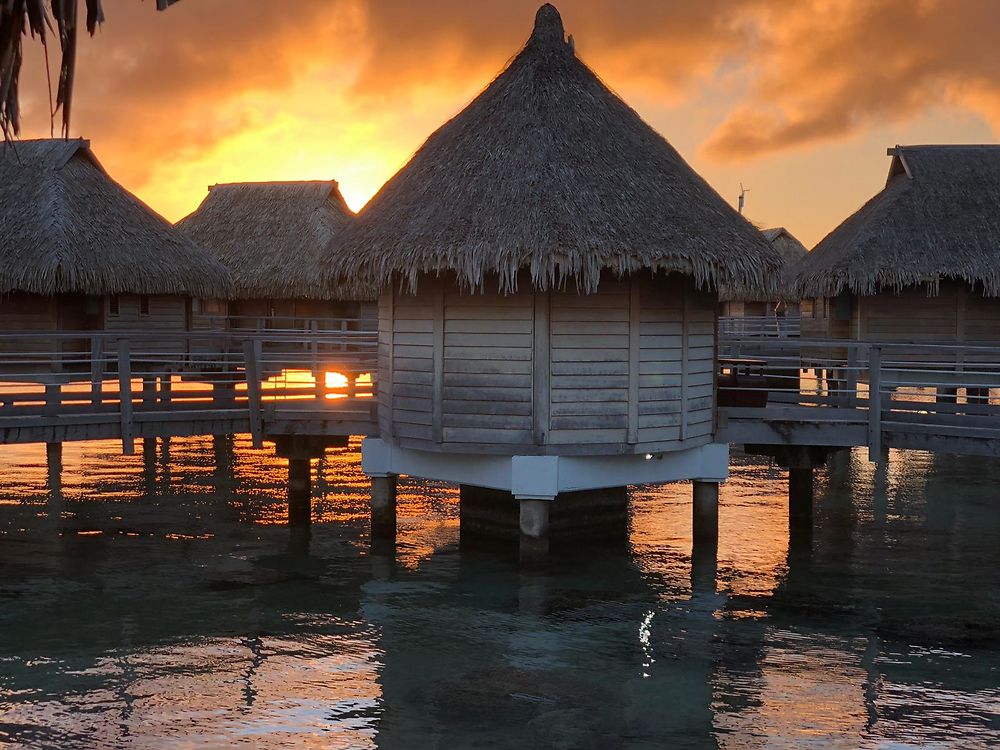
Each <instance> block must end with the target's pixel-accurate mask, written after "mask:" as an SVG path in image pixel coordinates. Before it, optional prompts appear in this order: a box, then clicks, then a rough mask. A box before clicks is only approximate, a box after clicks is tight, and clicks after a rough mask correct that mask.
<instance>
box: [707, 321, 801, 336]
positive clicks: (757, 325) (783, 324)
mask: <svg viewBox="0 0 1000 750" xmlns="http://www.w3.org/2000/svg"><path fill="white" fill-rule="evenodd" d="M801 329H802V320H801V318H800V317H799V316H798V315H788V316H782V317H778V316H775V315H766V316H764V315H759V316H745V317H744V316H723V317H720V318H719V335H720V336H723V337H726V338H751V339H758V338H767V339H788V338H798V336H799V334H800V332H801Z"/></svg>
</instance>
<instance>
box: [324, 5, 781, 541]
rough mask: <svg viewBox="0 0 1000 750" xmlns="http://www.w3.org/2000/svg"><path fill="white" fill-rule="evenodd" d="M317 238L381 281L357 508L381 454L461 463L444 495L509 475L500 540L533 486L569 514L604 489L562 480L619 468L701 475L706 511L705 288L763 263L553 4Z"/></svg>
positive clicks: (388, 466) (711, 392)
mask: <svg viewBox="0 0 1000 750" xmlns="http://www.w3.org/2000/svg"><path fill="white" fill-rule="evenodd" d="M336 245H337V248H336V249H337V250H338V252H339V253H341V260H339V261H337V262H335V263H334V264H333V271H334V273H335V278H336V279H338V280H339V279H341V278H344V277H346V278H361V279H366V278H373V279H378V280H379V282H380V283H381V285H382V294H381V297H380V300H379V326H378V327H379V368H378V369H379V382H378V418H379V429H380V436H381V437H380V439H377V440H374V439H369V440H367V441H366V443H365V447H364V466H365V470H366V472H367V473H368V474H369V476H372V477H373V478H374V479H373V483H374V485H375V486H374V488H373V493H374V496H373V502H374V503H375V506H374V508H373V512H374V514H375V515H376V516H378V514H380V513H382V512H383V510H384V509H390V508H392V507H393V503H394V500H393V498H394V490H393V489H392V486H393V485H392V482H393V479H392V477H393V476H394V475H397V474H401V473H402V474H410V475H415V476H420V477H427V478H435V479H443V480H450V481H457V482H461V483H463V484H464V485H466V486H465V488H463V503H464V502H465V501H466V499H467V496H468V495H471V494H472V493H473V488H474V487H475V488H488V489H490V490H499V491H502V493H504V496H506V498H507V499H508V500H509V499H510V498H511V494H512V495H513V496H514V497H515V498H516V499H517V500H519V501H520V506H519V507H520V530H521V533H522V541H523V539H525V538H528V539H540V538H542V537H545V536H546V534H547V530H548V524H549V508H550V506H551V505H553V503H552V502H551V501H552V500H554V499H555V498H557V497H558V498H559V502H556V503H555V504H554V505H555V506H556V510H555V511H553V512H554V513H555V515H559V516H562V519H563V520H565V521H566V522H567V524H568V525H572V524H573V522H574V521H580V520H581V519H582V518H583V516H584V515H585V514H586V513H590V512H593V511H594V509H595V508H596V507H597V506H601V505H602V504H603V503H605V502H607V501H608V500H607V499H608V498H609V497H610V498H613V500H612V502H614V498H620V497H622V496H623V495H624V493H623V492H622V493H615V492H610V493H607V492H606V493H603V494H602V493H596V494H595V493H587V492H584V493H582V494H581V492H580V491H587V490H596V489H601V488H622V487H623V486H625V485H628V484H634V483H641V482H663V481H673V480H679V479H695V480H704V483H702V484H699V485H698V487H699V488H701V489H700V490H699V489H697V488H696V492H695V495H696V500H697V502H696V511H695V512H696V515H697V514H702V513H707V514H708V515H709V516H711V515H712V514H713V513H714V511H713V508H714V505H713V503H714V500H713V497H715V495H714V494H713V490H714V492H715V493H717V489H718V486H717V484H716V483H717V482H718V481H720V480H721V479H723V478H724V477H725V476H726V471H727V460H728V449H727V447H726V446H725V445H722V444H717V443H715V442H714V440H713V435H714V431H715V420H714V416H715V409H714V407H715V388H714V383H715V370H716V367H715V343H716V342H715V336H714V334H715V322H716V311H717V306H718V294H717V292H716V290H717V288H718V287H719V286H720V285H733V286H740V287H742V288H748V289H754V288H760V287H763V286H765V285H766V284H767V281H768V279H769V278H773V276H774V275H775V274H777V273H778V272H779V269H780V267H781V260H780V258H779V256H778V253H777V251H776V250H774V249H773V248H772V247H771V245H770V244H769V243H768V242H767V241H766V240H765V239H764V237H763V236H762V235H761V234H760V232H759V231H757V230H756V229H754V227H753V226H751V225H750V224H749V223H748V222H747V221H746V220H745V219H743V218H742V217H741V216H740V215H739V214H738V213H737V212H736V211H735V210H733V209H732V208H731V207H730V206H729V205H728V204H727V203H726V202H725V201H724V200H723V199H722V198H721V197H720V196H719V195H718V194H717V193H716V192H715V191H714V190H713V189H712V188H711V187H710V186H709V185H708V183H706V182H705V181H704V180H703V179H702V178H701V177H700V176H699V175H698V174H696V173H695V172H694V171H693V170H692V169H691V168H690V167H689V166H688V165H687V164H686V163H685V162H684V160H683V159H682V158H681V156H680V155H679V154H678V153H677V151H675V150H674V149H673V148H672V147H671V146H670V145H669V144H668V143H667V142H666V141H665V140H664V139H663V138H662V136H660V135H659V134H658V133H657V132H656V131H654V130H653V129H652V128H651V127H650V126H649V125H647V124H646V123H645V122H643V121H642V119H641V118H640V117H639V116H638V115H637V114H636V112H635V111H634V110H632V109H631V108H630V107H629V106H628V105H627V104H625V103H624V102H623V101H622V100H621V99H619V98H618V97H617V96H616V95H615V94H614V93H613V92H611V91H610V90H609V89H608V88H607V87H606V86H605V85H604V84H603V83H602V82H601V81H600V79H599V78H598V77H597V76H596V75H595V74H594V72H593V71H591V69H590V68H588V67H587V66H586V65H585V64H584V63H583V62H582V61H581V60H580V59H579V58H578V57H577V56H576V54H575V52H574V46H573V42H572V40H569V41H568V40H567V39H566V36H565V33H564V31H563V26H562V21H561V19H560V16H559V13H558V11H556V9H555V8H554V7H552V6H551V5H545V6H543V7H542V8H541V9H540V10H539V11H538V14H537V17H536V23H535V28H534V31H533V33H532V34H531V37H530V39H529V40H528V42H527V44H526V45H525V46H524V48H523V49H522V50H521V52H520V53H519V54H518V55H517V56H516V57H515V58H514V59H513V60H512V62H511V63H510V64H509V65H508V67H507V68H506V69H505V70H504V71H503V72H502V73H501V74H500V75H499V76H498V77H497V78H496V79H495V80H494V81H493V82H492V83H491V84H490V85H489V86H488V87H487V88H486V90H485V91H484V92H483V93H481V94H480V95H479V96H478V97H476V99H475V100H473V101H472V103H471V104H469V105H468V106H467V107H466V108H465V109H464V110H463V111H462V112H461V113H459V114H458V115H457V116H456V117H454V118H453V119H452V120H450V121H449V122H447V123H445V124H444V125H443V126H442V127H441V128H440V129H439V130H438V131H437V132H435V133H434V134H433V135H431V136H430V138H429V139H428V140H427V141H426V142H425V143H424V145H423V146H422V147H421V148H420V149H419V150H418V151H417V152H416V154H415V155H414V156H413V158H412V159H411V160H410V162H409V163H408V164H407V165H406V166H405V167H404V168H403V169H402V170H401V171H400V172H398V173H397V174H396V175H395V176H394V177H393V178H392V179H391V180H390V181H389V182H388V183H387V184H386V185H385V186H384V187H383V188H382V189H381V190H380V191H379V193H378V194H377V195H376V196H375V197H374V198H373V199H372V200H371V202H370V203H369V204H368V205H367V206H366V207H365V208H364V209H363V210H362V212H361V213H360V214H359V216H358V219H357V221H356V222H355V223H354V224H352V225H351V226H350V227H348V228H347V229H346V230H345V232H344V235H342V236H341V237H340V238H339V239H338V242H337V243H336ZM346 259H349V260H346ZM470 486H471V487H470ZM699 493H700V494H699ZM498 497H499V495H498ZM514 506H515V507H516V506H517V504H514ZM583 508H586V509H587V510H586V511H583V510H582V509H583ZM576 510H580V511H581V512H580V513H575V512H574V511H576ZM561 511H569V512H567V513H562V512H561ZM385 512H390V511H389V510H386V511H385ZM463 512H464V511H463ZM515 516H516V512H515ZM553 518H555V516H553ZM373 520H375V519H373ZM557 525H558V524H557ZM710 525H711V522H708V523H707V526H710ZM707 526H706V527H707ZM699 528H702V527H699ZM515 530H516V526H515Z"/></svg>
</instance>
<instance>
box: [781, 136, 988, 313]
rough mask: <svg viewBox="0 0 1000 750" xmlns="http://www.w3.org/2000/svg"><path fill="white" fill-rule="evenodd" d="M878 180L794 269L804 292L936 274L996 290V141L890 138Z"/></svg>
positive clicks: (935, 278) (894, 283)
mask: <svg viewBox="0 0 1000 750" xmlns="http://www.w3.org/2000/svg"><path fill="white" fill-rule="evenodd" d="M888 153H889V155H890V156H892V163H891V166H890V168H889V177H888V180H887V181H886V186H885V188H884V189H883V190H882V191H881V192H880V193H878V194H877V195H876V196H875V197H874V198H872V199H871V200H869V201H868V202H867V203H866V204H865V205H864V206H862V207H861V208H860V209H859V210H858V211H857V212H856V213H854V214H853V215H852V216H850V217H849V218H848V219H847V220H846V221H844V222H843V223H842V224H841V225H840V226H839V227H837V228H836V229H834V230H833V231H832V232H831V233H830V234H828V235H827V236H826V237H825V238H824V239H823V240H822V241H821V242H820V243H819V244H818V245H817V246H816V247H815V248H814V249H813V251H812V252H811V253H809V254H808V256H806V257H805V258H804V259H803V260H802V261H800V262H799V264H798V265H797V267H796V268H795V269H794V273H795V285H796V287H797V289H798V291H799V292H800V294H801V295H802V296H803V297H833V296H836V295H837V294H839V293H840V292H841V291H843V290H849V291H851V292H853V293H855V294H861V295H868V294H875V293H877V292H879V291H880V290H882V289H887V288H888V289H894V290H900V289H902V288H903V287H907V286H913V285H917V284H925V285H927V287H928V291H929V292H930V293H932V294H935V293H936V292H937V289H938V286H939V284H940V282H941V280H942V279H956V280H960V281H964V282H966V283H968V284H971V285H974V286H977V287H981V288H982V290H983V293H984V294H985V296H988V297H998V296H1000V146H897V147H896V148H893V149H889V152H888Z"/></svg>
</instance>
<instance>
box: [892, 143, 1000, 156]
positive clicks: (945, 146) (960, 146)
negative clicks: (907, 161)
mask: <svg viewBox="0 0 1000 750" xmlns="http://www.w3.org/2000/svg"><path fill="white" fill-rule="evenodd" d="M918 149H919V150H920V151H931V150H935V151H975V150H987V151H988V150H994V149H1000V143H914V144H912V145H908V146H906V145H899V144H896V145H895V146H893V147H891V148H887V149H886V156H895V155H896V152H898V151H916V150H918Z"/></svg>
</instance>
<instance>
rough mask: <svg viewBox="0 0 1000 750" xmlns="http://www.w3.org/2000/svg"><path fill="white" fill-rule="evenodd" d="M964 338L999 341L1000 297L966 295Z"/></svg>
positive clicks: (967, 339)
mask: <svg viewBox="0 0 1000 750" xmlns="http://www.w3.org/2000/svg"><path fill="white" fill-rule="evenodd" d="M965 340H966V341H989V342H991V343H995V342H997V341H1000V299H997V298H996V297H981V296H978V295H976V294H969V295H968V297H967V298H966V300H965Z"/></svg>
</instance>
